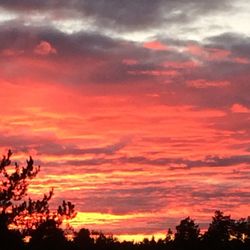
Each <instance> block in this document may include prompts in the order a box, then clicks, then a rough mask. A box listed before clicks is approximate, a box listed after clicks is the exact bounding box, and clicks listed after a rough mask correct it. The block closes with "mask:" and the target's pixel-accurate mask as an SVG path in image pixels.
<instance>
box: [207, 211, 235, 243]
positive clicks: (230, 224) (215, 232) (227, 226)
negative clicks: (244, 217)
mask: <svg viewBox="0 0 250 250" xmlns="http://www.w3.org/2000/svg"><path fill="white" fill-rule="evenodd" d="M234 222H235V221H234V220H232V219H231V216H230V215H227V216H225V215H224V213H223V212H221V211H219V210H217V211H215V214H214V217H213V218H212V223H211V224H210V225H209V228H208V231H207V232H206V233H205V238H208V239H210V240H213V241H217V242H227V241H229V239H230V236H231V235H232V234H233V228H234Z"/></svg>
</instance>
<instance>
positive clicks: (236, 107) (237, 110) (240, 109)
mask: <svg viewBox="0 0 250 250" xmlns="http://www.w3.org/2000/svg"><path fill="white" fill-rule="evenodd" d="M231 111H232V112H233V113H249V112H250V109H248V108H247V107H245V106H243V105H241V104H238V103H235V104H234V105H233V106H232V107H231Z"/></svg>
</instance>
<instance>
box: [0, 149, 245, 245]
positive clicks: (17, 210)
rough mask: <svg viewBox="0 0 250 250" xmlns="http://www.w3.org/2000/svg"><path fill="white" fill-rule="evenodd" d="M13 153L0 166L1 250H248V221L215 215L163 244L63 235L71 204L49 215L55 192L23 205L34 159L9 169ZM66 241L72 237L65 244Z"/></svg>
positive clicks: (188, 224)
mask: <svg viewBox="0 0 250 250" xmlns="http://www.w3.org/2000/svg"><path fill="white" fill-rule="evenodd" d="M11 156H12V152H11V151H8V153H7V155H6V156H3V158H2V160H1V161H0V250H185V249H186V250H224V249H225V250H247V249H248V250H249V249H250V218H248V219H240V220H234V219H232V218H231V217H230V216H225V215H224V214H223V212H221V211H216V212H215V214H214V217H213V218H212V221H211V223H210V225H209V227H208V229H207V231H206V232H204V233H201V231H200V227H199V225H198V224H196V223H195V221H194V220H192V219H191V218H190V217H188V218H185V219H184V220H182V221H181V222H180V224H179V225H177V226H176V228H175V233H173V231H172V230H171V229H169V230H168V232H167V233H166V237H165V239H160V240H157V241H156V240H155V239H154V238H152V239H144V240H143V241H142V242H129V241H123V242H119V241H118V240H117V239H116V238H114V237H112V236H105V235H104V234H103V233H97V234H96V233H95V234H93V233H90V232H89V230H88V229H81V230H80V231H78V232H75V231H74V229H72V228H70V227H69V228H66V229H64V230H63V229H61V225H62V222H63V221H65V220H67V219H71V218H73V217H74V216H75V215H76V213H75V211H74V205H73V204H72V203H71V202H66V201H63V202H62V204H61V205H59V206H58V209H57V210H55V211H51V210H50V209H49V201H50V199H51V197H52V196H53V190H51V191H50V192H49V194H48V195H46V194H45V195H44V196H43V198H42V199H41V200H33V199H31V198H28V199H26V198H25V197H27V189H28V185H29V180H30V179H32V178H34V177H36V175H37V174H38V172H39V171H40V168H39V167H34V162H33V159H32V158H31V157H30V159H29V160H27V163H26V166H23V167H21V166H19V165H18V164H17V163H15V164H14V168H9V166H11V160H10V158H11ZM69 236H71V237H70V238H69Z"/></svg>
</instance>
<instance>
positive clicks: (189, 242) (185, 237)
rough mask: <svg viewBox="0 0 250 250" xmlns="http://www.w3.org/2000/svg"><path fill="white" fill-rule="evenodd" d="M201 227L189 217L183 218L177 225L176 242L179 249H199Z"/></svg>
mask: <svg viewBox="0 0 250 250" xmlns="http://www.w3.org/2000/svg"><path fill="white" fill-rule="evenodd" d="M199 236H200V228H199V225H198V224H195V222H194V220H192V219H191V218H190V217H187V218H186V219H184V220H181V222H180V224H179V225H178V226H176V233H175V239H174V243H175V246H176V247H177V248H179V249H197V248H198V243H199Z"/></svg>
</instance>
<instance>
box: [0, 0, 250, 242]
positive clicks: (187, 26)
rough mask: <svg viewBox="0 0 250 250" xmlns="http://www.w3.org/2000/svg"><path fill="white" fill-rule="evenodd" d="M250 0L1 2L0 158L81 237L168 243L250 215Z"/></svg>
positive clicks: (46, 0) (33, 195) (57, 0)
mask: <svg viewBox="0 0 250 250" xmlns="http://www.w3.org/2000/svg"><path fill="white" fill-rule="evenodd" d="M249 20H250V3H249V1H248V0H237V1H236V0H235V1H234V0H220V1H217V0H216V1H215V0H211V1H207V0H190V1H186V0H175V1H172V0H154V1H151V0H98V1H93V0H74V1H67V0H61V1H59V0H44V1H35V0H25V1H19V0H8V1H7V0H6V1H5V0H3V1H1V2H0V37H1V40H0V87H1V90H0V106H1V109H0V116H1V119H0V133H1V139H0V152H1V153H2V154H4V153H6V152H7V150H8V149H12V151H13V152H14V156H13V159H14V160H17V161H18V162H20V163H21V164H22V163H25V159H26V158H27V157H28V156H29V155H32V157H33V158H34V160H35V164H36V165H40V166H41V171H40V173H39V174H38V176H37V178H36V179H34V180H32V182H31V185H30V188H29V195H31V196H32V197H42V194H43V193H48V191H49V190H50V188H52V187H53V188H54V190H55V195H54V197H53V199H52V203H51V204H52V207H53V206H54V207H56V205H57V204H58V203H61V201H62V200H63V199H66V200H70V201H71V202H73V203H74V204H75V205H76V210H77V211H78V215H77V217H76V218H75V219H74V221H73V222H72V224H73V225H74V226H75V227H76V228H80V227H85V228H89V229H96V230H102V231H103V232H106V233H113V234H114V235H117V236H118V237H120V239H141V238H143V237H144V236H149V235H156V236H157V235H158V236H164V234H165V233H166V232H167V229H168V228H169V227H171V228H172V229H174V228H175V226H176V225H177V224H178V223H179V221H180V220H181V219H184V218H186V217H187V216H191V217H192V218H193V219H195V221H196V222H197V223H199V224H200V226H201V227H202V228H206V227H207V225H208V223H209V222H210V221H211V217H212V216H213V213H214V211H215V210H218V209H219V210H222V211H224V212H225V213H226V214H230V215H232V216H233V217H234V218H238V219H239V218H241V217H247V216H248V215H249V214H250V208H249V203H250V191H249V190H250V183H249V178H250V97H249V93H250V83H249V80H250V27H249Z"/></svg>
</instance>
